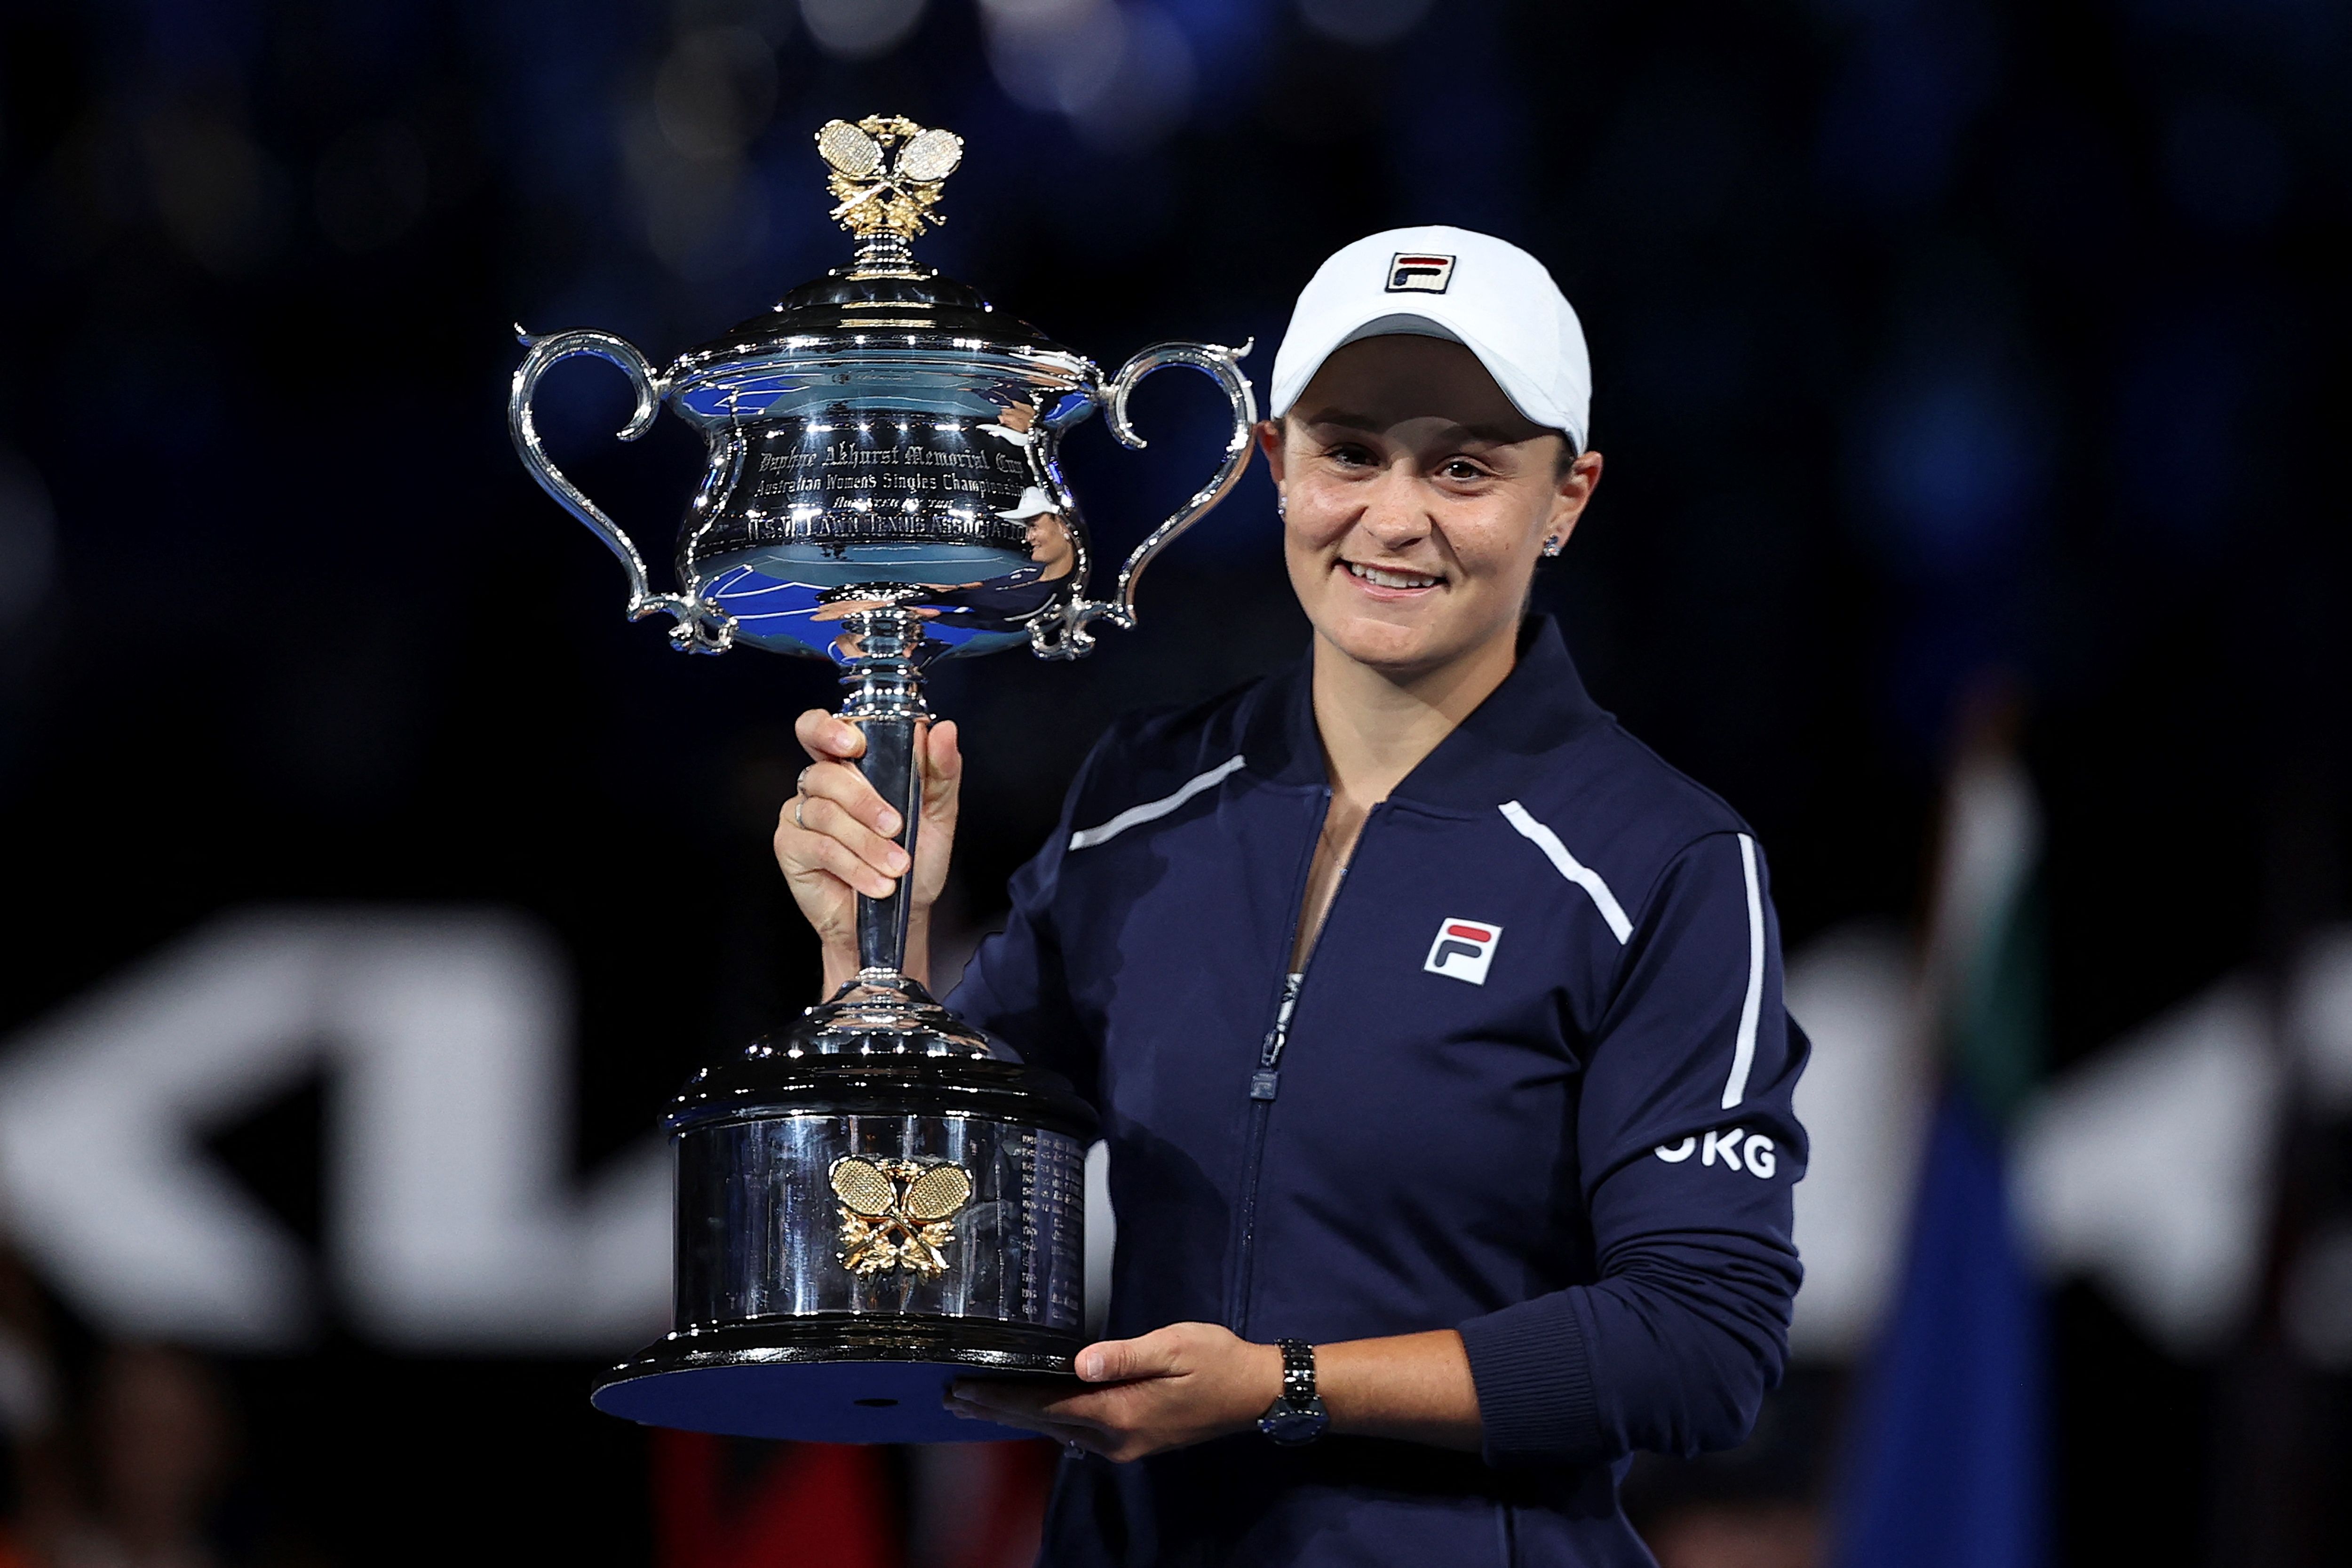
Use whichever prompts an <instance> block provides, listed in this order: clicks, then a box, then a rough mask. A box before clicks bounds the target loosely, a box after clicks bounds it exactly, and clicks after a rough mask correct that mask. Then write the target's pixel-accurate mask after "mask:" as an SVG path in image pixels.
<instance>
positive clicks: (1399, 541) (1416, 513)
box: [1357, 464, 1430, 550]
mask: <svg viewBox="0 0 2352 1568" xmlns="http://www.w3.org/2000/svg"><path fill="white" fill-rule="evenodd" d="M1421 489H1422V486H1421V476H1420V475H1419V474H1417V473H1415V472H1413V471H1412V469H1411V468H1407V467H1406V466H1404V465H1403V464H1398V465H1397V466H1395V467H1393V468H1389V469H1388V470H1387V471H1386V472H1384V473H1382V474H1381V477H1380V479H1378V480H1376V481H1374V483H1373V484H1372V486H1371V493H1370V494H1369V495H1368V496H1366V497H1365V498H1364V510H1363V512H1362V513H1361V515H1360V516H1359V518H1358V519H1357V525H1358V526H1359V527H1360V528H1362V529H1363V530H1364V531H1366V532H1368V533H1370V534H1371V535H1372V536H1373V537H1374V538H1375V539H1377V540H1379V541H1380V542H1381V544H1382V545H1383V546H1384V547H1386V548H1388V549H1391V550H1394V549H1402V548H1403V547H1404V546H1406V545H1409V544H1412V543H1414V542H1417V541H1419V540H1420V539H1421V538H1422V537H1423V536H1424V535H1426V534H1427V533H1428V532H1429V527H1430V524H1429V508H1428V507H1427V505H1425V504H1424V498H1423V495H1422V493H1421Z"/></svg>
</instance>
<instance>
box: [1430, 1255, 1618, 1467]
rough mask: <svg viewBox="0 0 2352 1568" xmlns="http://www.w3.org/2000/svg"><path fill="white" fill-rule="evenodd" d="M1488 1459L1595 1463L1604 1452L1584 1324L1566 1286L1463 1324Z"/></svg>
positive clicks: (1497, 1461) (1495, 1462) (1496, 1462)
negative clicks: (1580, 1320) (1578, 1317)
mask: <svg viewBox="0 0 2352 1568" xmlns="http://www.w3.org/2000/svg"><path fill="white" fill-rule="evenodd" d="M1459 1332H1460V1333H1461V1335H1462V1343H1463V1347H1464V1348H1465V1350H1467V1351H1468V1352H1470V1380H1471V1382H1472V1384H1474V1385H1475V1387H1476V1388H1477V1391H1478V1421H1479V1426H1480V1427H1481V1430H1482V1436H1481V1439H1480V1441H1481V1445H1482V1447H1483V1450H1484V1453H1485V1455H1486V1462H1487V1463H1488V1464H1490V1465H1525V1464H1531V1463H1543V1462H1549V1463H1551V1464H1560V1463H1563V1462H1567V1463H1591V1462H1592V1461H1594V1460H1597V1459H1600V1458H1602V1457H1603V1454H1602V1442H1601V1413H1600V1406H1599V1404H1598V1402H1597V1401H1596V1399H1595V1398H1594V1395H1593V1389H1592V1358H1591V1354H1590V1353H1588V1352H1587V1351H1586V1348H1585V1341H1584V1327H1583V1325H1582V1324H1581V1323H1580V1322H1579V1321H1577V1316H1576V1309H1575V1305H1574V1304H1573V1303H1572V1302H1571V1301H1570V1300H1569V1298H1568V1295H1567V1293H1566V1292H1564V1291H1555V1292H1554V1293H1552V1294H1550V1295H1548V1296H1538V1297H1537V1298H1536V1299H1535V1300H1532V1301H1521V1302H1518V1303H1517V1304H1515V1305H1513V1306H1508V1307H1506V1308H1504V1309H1503V1310H1501V1311H1499V1312H1490V1313H1488V1314H1487V1315H1486V1316H1485V1317H1483V1318H1473V1319H1471V1320H1470V1321H1468V1322H1466V1323H1464V1324H1462V1325H1460V1329H1459Z"/></svg>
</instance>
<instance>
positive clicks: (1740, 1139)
mask: <svg viewBox="0 0 2352 1568" xmlns="http://www.w3.org/2000/svg"><path fill="white" fill-rule="evenodd" d="M1775 1148H1776V1146H1775V1145H1774V1143H1773V1142H1772V1140H1771V1139H1769V1138H1768V1137H1766V1136H1765V1135H1764V1134H1763V1133H1761V1132H1753V1133H1751V1132H1748V1131H1745V1130H1744V1129H1741V1128H1738V1127H1731V1128H1718V1129H1717V1130H1716V1131H1712V1132H1709V1133H1707V1134H1706V1138H1705V1140H1704V1142H1702V1141H1701V1140H1700V1139H1699V1138H1696V1137H1691V1138H1685V1139H1684V1140H1683V1141H1682V1142H1679V1143H1661V1144H1659V1145H1658V1146H1657V1147H1656V1148H1655V1149H1653V1150H1651V1151H1650V1152H1652V1153H1654V1154H1655V1155H1656V1156H1657V1157H1658V1158H1659V1159H1661V1160H1664V1162H1665V1163H1667V1164H1669V1165H1679V1164H1681V1163H1683V1162H1684V1161H1685V1160H1687V1159H1689V1158H1690V1157H1691V1156H1692V1155H1693V1154H1696V1155H1697V1156H1698V1163H1700V1164H1702V1165H1712V1164H1714V1163H1717V1161H1720V1162H1722V1163H1723V1166H1724V1168H1725V1169H1726V1170H1731V1171H1738V1170H1745V1171H1746V1172H1747V1173H1748V1174H1749V1175H1751V1176H1756V1177H1759V1178H1761V1179H1762V1180H1765V1181H1769V1180H1771V1179H1772V1177H1773V1176H1774V1175H1775V1174H1776V1173H1778V1172H1779V1171H1780V1156H1779V1155H1778V1153H1777V1152H1775ZM1743 1161H1744V1162H1745V1163H1743Z"/></svg>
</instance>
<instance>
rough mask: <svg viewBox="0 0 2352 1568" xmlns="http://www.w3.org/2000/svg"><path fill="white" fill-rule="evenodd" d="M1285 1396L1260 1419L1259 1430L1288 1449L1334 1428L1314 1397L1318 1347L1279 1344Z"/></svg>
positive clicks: (1297, 1342) (1288, 1342) (1300, 1342)
mask: <svg viewBox="0 0 2352 1568" xmlns="http://www.w3.org/2000/svg"><path fill="white" fill-rule="evenodd" d="M1276 1343H1277V1344H1279V1345H1280V1346H1281V1347H1282V1396H1281V1397H1280V1398H1279V1399H1276V1401H1275V1402H1274V1403H1273V1404H1271V1405H1267V1406H1266V1407H1265V1415H1261V1416H1259V1417H1258V1418H1257V1429H1258V1430H1259V1431H1261V1432H1263V1433H1265V1435H1266V1436H1267V1437H1268V1438H1270V1439H1271V1440H1273V1441H1274V1442H1276V1443H1279V1444H1281V1445H1282V1446H1283V1447H1286V1448H1290V1447H1297V1446H1298V1445H1299V1444H1301V1443H1312V1442H1313V1441H1315V1439H1316V1438H1318V1437H1320V1436H1323V1428H1325V1427H1326V1426H1329V1425H1331V1417H1330V1416H1329V1415H1328V1414H1326V1413H1325V1411H1324V1409H1323V1401H1322V1400H1321V1399H1320V1398H1318V1397H1317V1395H1316V1393H1315V1347H1314V1346H1313V1345H1310V1344H1308V1343H1307V1342H1306V1341H1305V1340H1279V1341H1276Z"/></svg>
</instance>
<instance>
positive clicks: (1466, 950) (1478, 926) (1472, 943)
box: [1421, 915, 1503, 985]
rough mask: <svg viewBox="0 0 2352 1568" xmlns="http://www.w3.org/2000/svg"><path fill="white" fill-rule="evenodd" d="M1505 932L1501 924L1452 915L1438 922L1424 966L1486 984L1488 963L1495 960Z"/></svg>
mask: <svg viewBox="0 0 2352 1568" xmlns="http://www.w3.org/2000/svg"><path fill="white" fill-rule="evenodd" d="M1502 935H1503V928H1502V927H1501V926H1495V925H1488V924H1487V923H1486V921H1465V920H1460V919H1456V918H1455V917H1454V916H1451V915H1449V916H1447V917H1446V918H1445V919H1444V920H1443V921H1439V922H1438V925H1437V940H1436V941H1435V942H1431V943H1430V944H1429V956H1428V958H1426V959H1424V960H1423V962H1422V965H1421V966H1422V968H1423V969H1425V970H1427V971H1428V972H1429V973H1432V974H1444V975H1447V976H1450V977H1451V978H1453V979H1455V980H1467V981H1468V982H1469V983H1470V984H1473V985H1484V984H1486V966H1487V965H1488V964H1490V963H1494V962H1495V944H1496V942H1499V941H1501V940H1502Z"/></svg>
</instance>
